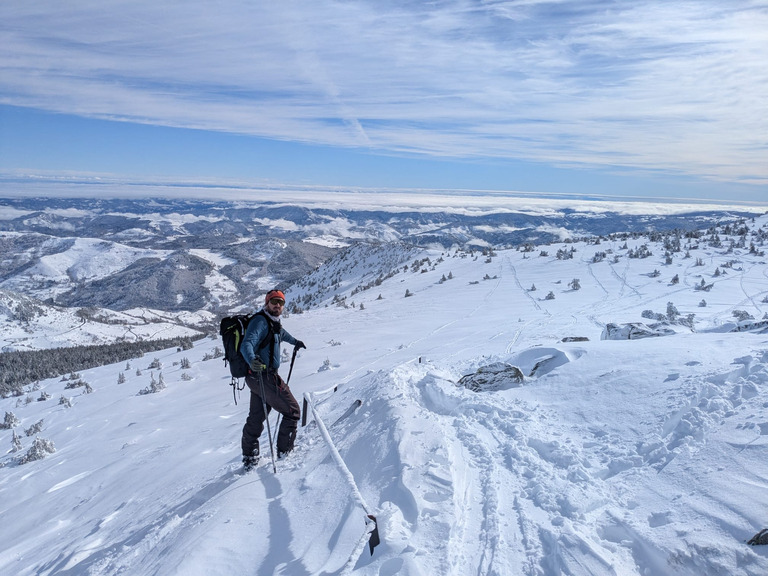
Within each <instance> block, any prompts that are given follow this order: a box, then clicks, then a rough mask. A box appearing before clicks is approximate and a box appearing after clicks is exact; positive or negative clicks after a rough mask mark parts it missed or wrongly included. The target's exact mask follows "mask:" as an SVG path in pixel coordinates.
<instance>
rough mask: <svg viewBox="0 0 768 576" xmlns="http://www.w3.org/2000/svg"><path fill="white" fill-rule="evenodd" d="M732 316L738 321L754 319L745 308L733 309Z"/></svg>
mask: <svg viewBox="0 0 768 576" xmlns="http://www.w3.org/2000/svg"><path fill="white" fill-rule="evenodd" d="M733 316H734V318H736V320H738V321H739V322H743V321H744V320H754V319H755V317H754V316H752V314H750V313H749V312H747V311H746V310H734V311H733Z"/></svg>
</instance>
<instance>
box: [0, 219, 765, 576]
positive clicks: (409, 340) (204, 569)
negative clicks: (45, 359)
mask: <svg viewBox="0 0 768 576" xmlns="http://www.w3.org/2000/svg"><path fill="white" fill-rule="evenodd" d="M766 224H768V219H766V218H765V217H763V218H760V219H758V220H757V222H756V223H755V224H750V226H751V227H752V228H753V229H756V228H758V227H760V226H765V225H766ZM644 243H646V244H648V247H649V248H650V250H651V252H652V253H653V255H652V256H649V257H648V258H629V257H628V255H627V253H628V251H629V250H631V249H634V248H637V247H639V246H640V245H642V244H644ZM627 244H628V246H627V248H624V247H623V245H624V240H616V241H603V242H602V243H601V245H599V246H596V245H593V244H589V245H587V244H584V243H579V244H575V245H566V246H562V247H561V246H550V247H538V248H537V249H536V250H535V251H534V252H529V253H523V252H520V251H517V250H507V251H498V252H496V254H495V255H492V256H487V255H481V254H479V253H474V254H468V253H462V252H454V251H451V252H440V251H429V250H423V251H420V253H418V254H417V255H416V256H413V255H412V254H411V255H409V256H408V258H409V259H408V261H407V262H405V263H404V264H403V265H402V266H401V269H400V270H399V271H398V272H397V273H396V274H393V275H391V276H389V277H387V278H386V279H385V280H383V281H382V282H381V283H380V284H379V285H376V287H375V288H370V289H364V290H358V291H356V292H355V294H354V295H352V294H351V292H352V291H353V290H354V288H355V287H357V286H360V285H367V284H368V283H369V281H370V280H371V278H373V277H375V276H376V275H377V274H378V273H379V272H378V271H374V270H373V268H375V267H373V266H371V265H370V262H368V264H367V265H366V267H365V270H366V272H365V274H368V275H370V276H364V275H361V276H359V277H355V274H356V271H355V268H354V267H351V268H347V269H345V268H343V267H338V266H337V267H335V268H334V267H333V263H330V264H329V268H331V269H332V272H330V273H329V276H328V277H327V278H326V279H325V280H326V281H327V284H328V285H329V286H331V285H333V286H334V288H333V289H332V290H331V289H329V290H328V291H327V294H326V299H325V302H324V303H323V302H319V303H318V302H316V301H315V305H314V307H313V308H312V309H310V310H308V311H307V312H305V313H303V314H298V315H297V314H294V315H291V316H290V317H288V318H286V319H285V321H284V325H285V327H286V328H287V329H288V330H289V331H290V332H291V333H292V334H294V335H295V336H297V337H299V338H301V339H302V340H304V341H305V342H306V343H307V346H308V349H307V350H304V351H302V352H301V353H300V354H299V355H298V357H297V359H296V363H295V365H294V369H293V372H292V376H291V386H292V388H293V390H294V392H295V393H296V395H297V396H298V397H301V396H302V395H303V394H307V395H308V396H309V397H310V398H313V399H314V403H315V407H316V410H317V412H318V414H319V415H320V416H321V417H322V422H323V423H324V425H325V427H326V428H327V431H328V435H329V436H330V438H331V439H332V440H333V443H334V447H335V449H337V450H338V453H339V454H340V455H341V457H342V458H343V460H344V462H345V463H346V466H347V467H348V470H349V473H350V474H351V476H352V478H353V479H354V483H355V485H356V487H357V489H358V490H359V494H360V496H361V498H362V499H363V501H364V502H365V503H366V504H367V506H368V507H369V508H370V509H371V511H372V512H373V514H375V516H376V517H377V520H378V528H379V531H380V535H381V539H382V542H381V544H380V545H379V546H378V547H377V548H376V549H375V551H374V553H373V555H372V556H371V554H370V553H369V551H368V550H367V548H364V547H363V544H364V541H363V540H361V538H363V537H364V535H365V530H366V524H365V512H364V511H363V508H362V507H361V505H360V504H359V502H358V501H357V499H356V498H355V497H354V494H353V489H352V487H351V486H350V484H349V482H348V478H347V476H346V473H345V472H344V471H342V470H341V469H340V468H339V467H338V465H337V463H336V462H335V460H334V458H333V457H332V451H331V448H330V447H329V446H327V445H326V443H325V442H324V440H323V437H322V434H321V429H320V426H318V425H317V424H315V423H313V422H310V424H309V425H308V426H307V427H305V428H301V429H300V432H299V437H298V440H297V448H296V450H295V451H294V453H292V454H291V455H290V456H289V457H288V458H287V459H286V460H283V461H279V462H277V473H276V474H274V473H273V472H272V466H271V463H270V461H269V457H268V451H267V449H266V445H267V438H266V433H265V435H264V437H263V438H262V446H263V447H264V448H265V450H264V452H265V453H267V457H265V458H262V461H261V463H260V464H259V467H258V468H257V469H256V470H255V471H254V472H252V473H251V474H248V475H241V474H240V465H239V460H240V454H239V438H240V430H241V428H242V424H243V422H244V420H245V416H246V412H247V398H246V393H245V392H244V393H242V394H241V396H240V398H239V404H237V405H235V404H234V402H233V396H232V392H231V389H230V388H229V387H228V385H227V384H228V383H229V378H228V376H227V373H226V371H225V370H224V367H223V364H222V362H221V360H220V359H208V360H205V359H204V358H207V357H210V356H212V355H213V354H212V352H213V351H214V349H215V347H216V346H217V345H218V344H219V343H218V341H217V340H214V339H206V340H204V341H200V342H198V343H197V345H196V347H195V348H194V349H193V350H189V351H176V350H168V351H165V352H161V353H157V354H154V355H151V356H152V358H150V357H145V358H141V359H135V360H133V361H131V363H130V367H128V366H126V365H123V364H120V365H114V366H106V367H101V368H96V369H93V370H88V371H84V372H83V373H82V374H81V375H80V376H81V378H82V379H83V380H85V381H87V382H88V383H89V384H90V385H91V387H92V389H93V392H92V393H90V394H83V393H82V392H83V388H78V389H74V390H72V389H65V386H66V385H67V382H63V381H57V380H49V381H44V382H41V383H40V385H39V389H35V390H32V389H30V392H29V394H28V398H29V401H27V400H26V399H24V398H9V399H5V400H0V414H2V413H5V412H13V414H14V415H15V416H16V417H17V418H18V419H19V420H20V423H19V424H17V425H16V427H15V433H16V434H18V435H19V441H20V443H21V445H22V448H21V450H19V451H17V452H9V453H7V454H5V455H4V456H3V457H2V459H1V460H0V463H2V464H3V465H4V467H3V468H0V518H2V521H0V573H2V574H16V575H19V576H25V575H32V574H35V575H54V574H60V575H63V574H68V575H75V574H77V575H80V574H83V575H84V574H90V575H112V574H131V575H145V574H147V575H149V574H157V575H164V576H165V575H173V574H179V575H182V574H183V575H185V576H186V575H206V576H208V575H219V574H221V575H225V574H226V575H229V574H260V575H267V574H286V575H292V576H293V575H304V574H360V575H374V574H376V575H392V574H409V575H416V574H419V575H422V574H423V575H427V574H429V575H432V574H456V575H464V574H482V575H530V576H550V575H603V574H606V575H610V574H616V575H620V576H625V575H642V576H646V575H666V574H681V575H694V574H695V575H700V574H749V575H758V574H766V573H768V550H766V549H764V548H763V547H754V548H753V547H750V546H748V545H746V544H745V540H746V539H748V538H750V537H751V536H752V535H753V534H754V533H755V532H757V531H758V530H759V529H761V528H763V527H766V526H768V491H767V490H766V487H768V480H767V479H768V458H767V456H768V336H767V335H766V334H763V333H761V332H760V329H759V322H758V321H759V320H760V319H761V318H762V316H763V315H764V314H765V313H766V312H768V303H764V302H763V300H764V299H765V298H766V296H768V267H766V265H765V258H764V256H760V255H758V254H750V253H749V251H748V250H747V249H746V248H735V249H730V250H729V249H728V247H727V246H728V240H727V239H725V238H724V244H725V246H723V247H718V248H713V247H710V246H708V245H707V243H706V242H700V243H699V247H698V248H695V249H691V250H690V254H691V258H685V257H684V255H683V253H677V254H675V255H674V258H673V259H672V263H671V264H667V263H666V261H665V258H664V249H663V248H662V246H661V245H660V244H658V243H655V242H651V243H649V242H648V240H647V239H642V238H639V239H629V240H628V241H627ZM571 247H573V248H576V252H575V253H574V257H573V258H572V259H567V260H558V259H557V258H556V257H555V253H556V252H557V250H558V249H559V248H568V249H569V250H570V248H571ZM542 250H544V251H547V252H548V255H547V256H542V255H540V253H541V251H542ZM607 250H610V251H611V253H610V254H609V255H608V257H607V258H605V259H604V260H602V261H600V262H595V261H594V260H595V258H594V254H595V253H596V252H598V251H607ZM615 256H618V259H615V258H614V257H615ZM413 258H416V259H417V260H418V261H419V262H422V263H421V264H419V265H418V266H412V260H413ZM424 258H429V261H428V262H426V261H424V260H423V259H424ZM697 259H701V263H700V265H696V264H697ZM406 265H407V270H406V271H403V269H402V268H404V267H406ZM342 270H345V272H344V274H345V276H344V278H342V279H339V275H340V274H341V272H342ZM422 270H424V272H422ZM655 270H659V272H660V274H659V275H655V274H653V273H654V271H655ZM718 271H719V274H717V272H718ZM317 274H318V275H322V274H323V269H322V268H321V270H320V271H318V272H317ZM716 274H717V275H716ZM675 275H678V277H679V282H677V283H673V282H672V278H673V276H675ZM449 276H450V279H447V280H443V277H445V278H448V277H449ZM574 279H578V280H579V282H578V283H579V285H580V287H581V288H580V289H578V290H574V289H573V288H572V287H569V283H572V281H573V280H574ZM702 279H704V280H705V281H706V283H712V284H714V285H713V287H712V288H711V290H710V291H708V292H704V293H703V292H702V291H699V290H696V289H695V287H696V286H697V285H698V284H699V283H700V282H701V280H702ZM331 281H333V282H331ZM315 282H317V284H321V283H322V282H321V278H319V277H317V278H315ZM534 285H535V287H536V290H532V288H533V286H534ZM301 290H303V288H302V289H299V288H297V289H296V290H295V291H294V292H289V293H288V297H289V299H291V298H298V297H299V296H300V295H301ZM340 290H341V291H344V292H345V294H344V296H345V298H343V299H342V300H341V302H342V304H341V305H337V304H330V303H331V301H332V299H333V298H334V297H336V301H337V302H339V294H340V292H339V291H340ZM406 290H407V291H408V292H409V293H411V294H412V296H410V297H405V293H406ZM549 292H552V293H553V295H554V299H547V298H546V296H547V294H548V293H549ZM379 296H381V298H380V299H379ZM703 299H705V300H706V306H700V304H701V301H702V300H703ZM353 301H354V306H353V305H352V303H353ZM669 302H672V303H673V304H674V306H675V307H676V308H677V310H678V311H679V313H680V315H681V316H683V317H685V316H687V315H688V314H695V320H694V326H695V331H691V330H689V329H688V328H686V327H685V326H682V325H679V324H673V325H671V328H672V329H673V330H675V332H676V333H675V334H674V335H671V336H666V337H661V338H646V339H642V340H623V341H616V340H601V334H602V333H603V330H604V328H605V326H606V324H608V323H617V324H622V323H626V322H644V323H651V322H652V321H651V320H649V319H647V318H644V317H643V316H642V314H643V312H644V311H646V310H651V311H653V312H655V313H666V311H667V309H668V303H669ZM326 304H327V306H326ZM361 304H362V307H361ZM737 311H742V312H746V313H749V314H751V315H752V316H753V317H754V318H755V322H753V323H752V324H751V326H753V327H755V328H754V329H753V330H742V331H736V332H731V331H729V330H731V329H733V328H735V327H737V320H738V319H737V318H736V316H734V312H737ZM741 327H745V324H744V323H742V324H741ZM568 337H570V338H572V339H577V341H570V342H563V339H564V338H568ZM585 339H586V340H585ZM155 357H156V358H157V360H158V361H159V362H160V363H161V364H162V368H161V369H157V368H155V369H149V366H150V363H151V362H152V361H153V360H154V359H155ZM182 359H187V360H188V361H189V363H190V367H189V368H186V369H185V368H182V364H181V362H182ZM499 362H500V363H505V364H510V365H514V366H517V367H519V369H520V370H521V371H522V372H523V374H524V375H525V378H524V381H523V382H522V383H513V382H511V381H509V382H507V385H505V386H502V387H500V388H497V389H494V390H486V391H479V392H474V391H471V390H469V389H467V388H464V387H459V386H457V385H456V382H457V381H458V380H459V378H461V377H462V376H464V375H468V374H472V373H474V372H476V371H477V370H478V369H481V368H483V367H487V366H489V365H492V364H494V363H499ZM137 369H138V370H140V371H141V375H138V374H137ZM121 372H122V373H123V375H124V377H125V382H124V383H122V384H118V377H119V374H120V373H121ZM160 373H162V376H163V381H164V383H165V384H166V386H167V387H166V388H165V389H164V390H161V391H160V392H158V393H156V394H145V395H139V394H138V393H139V392H140V391H141V390H143V389H145V388H147V386H148V385H149V384H150V380H151V379H152V378H155V379H157V378H159V374H160ZM281 373H282V375H283V377H284V378H285V377H287V374H288V365H287V364H286V365H284V366H283V368H282V370H281ZM187 378H188V379H187ZM334 387H336V392H333V391H332V390H333V388H334ZM43 393H46V394H48V395H50V399H47V400H41V401H38V398H39V397H41V395H42V394H43ZM62 396H65V397H67V398H70V399H71V404H72V406H71V407H65V405H64V404H60V403H59V402H60V398H61V397H62ZM358 399H359V400H362V406H360V407H359V408H356V409H355V408H354V407H355V401H356V400H358ZM40 420H42V421H43V424H42V426H41V428H42V429H41V431H40V432H38V433H32V434H31V435H30V436H25V435H24V431H25V430H27V429H29V428H31V427H32V426H33V425H34V424H35V423H37V422H39V421H40ZM271 422H272V429H273V430H274V426H275V424H276V422H275V418H274V416H273V418H272V420H271ZM12 437H13V432H12V431H11V430H2V431H0V445H2V446H5V447H6V449H8V450H10V449H11V447H12ZM36 438H37V439H40V440H49V441H51V442H53V443H54V445H55V448H56V451H55V452H54V453H51V454H48V455H47V456H46V457H45V458H44V459H42V460H38V461H33V462H29V463H27V464H23V465H22V464H19V463H18V459H19V457H20V456H22V455H24V454H25V453H27V451H28V450H29V449H30V447H31V446H32V444H33V442H34V440H35V439H36Z"/></svg>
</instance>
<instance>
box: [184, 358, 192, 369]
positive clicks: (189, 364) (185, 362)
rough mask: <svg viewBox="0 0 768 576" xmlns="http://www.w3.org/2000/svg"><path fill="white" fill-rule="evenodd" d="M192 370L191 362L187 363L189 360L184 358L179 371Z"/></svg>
mask: <svg viewBox="0 0 768 576" xmlns="http://www.w3.org/2000/svg"><path fill="white" fill-rule="evenodd" d="M190 368H192V362H190V361H189V358H187V357H184V358H182V359H181V369H182V370H189V369H190Z"/></svg>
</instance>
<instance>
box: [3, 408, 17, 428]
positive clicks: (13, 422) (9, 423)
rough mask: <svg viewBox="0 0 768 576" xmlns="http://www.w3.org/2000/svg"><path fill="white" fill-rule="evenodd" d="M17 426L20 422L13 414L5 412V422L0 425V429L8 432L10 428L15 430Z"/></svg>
mask: <svg viewBox="0 0 768 576" xmlns="http://www.w3.org/2000/svg"><path fill="white" fill-rule="evenodd" d="M19 424H21V420H19V419H18V418H16V414H14V413H13V412H6V413H5V420H4V421H3V423H2V424H0V428H2V429H3V430H10V429H11V428H15V427H16V426H18V425H19Z"/></svg>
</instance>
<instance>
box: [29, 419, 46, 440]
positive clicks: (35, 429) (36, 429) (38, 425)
mask: <svg viewBox="0 0 768 576" xmlns="http://www.w3.org/2000/svg"><path fill="white" fill-rule="evenodd" d="M42 429H43V420H38V421H37V422H35V423H34V424H32V426H30V427H29V428H27V429H26V430H24V434H26V435H27V436H34V435H35V434H39V433H40V431H41V430H42Z"/></svg>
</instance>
